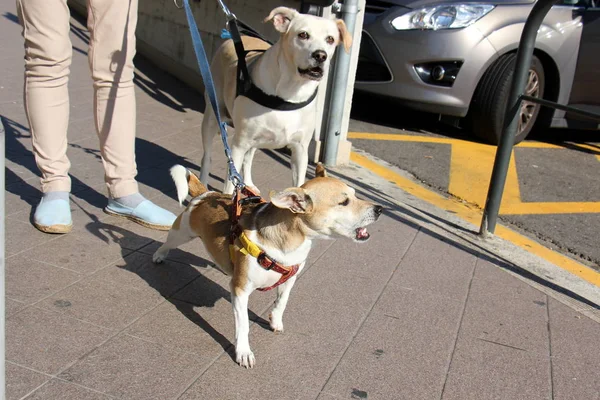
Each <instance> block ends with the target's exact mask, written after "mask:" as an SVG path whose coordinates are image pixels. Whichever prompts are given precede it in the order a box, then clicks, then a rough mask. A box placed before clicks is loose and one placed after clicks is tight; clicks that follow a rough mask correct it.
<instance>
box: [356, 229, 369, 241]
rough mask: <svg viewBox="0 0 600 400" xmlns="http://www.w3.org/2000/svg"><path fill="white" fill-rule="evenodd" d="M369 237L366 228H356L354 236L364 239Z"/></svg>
mask: <svg viewBox="0 0 600 400" xmlns="http://www.w3.org/2000/svg"><path fill="white" fill-rule="evenodd" d="M368 237H369V232H367V228H358V229H357V230H356V238H357V239H366V238H368Z"/></svg>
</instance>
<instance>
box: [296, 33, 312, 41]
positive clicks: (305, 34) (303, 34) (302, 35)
mask: <svg viewBox="0 0 600 400" xmlns="http://www.w3.org/2000/svg"><path fill="white" fill-rule="evenodd" d="M298 37H299V38H300V39H302V40H307V39H308V38H309V37H310V36H309V35H308V33H306V32H300V33H299V34H298Z"/></svg>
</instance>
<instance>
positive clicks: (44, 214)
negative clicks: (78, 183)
mask: <svg viewBox="0 0 600 400" xmlns="http://www.w3.org/2000/svg"><path fill="white" fill-rule="evenodd" d="M17 11H18V14H19V21H20V23H21V26H22V27H23V38H24V39H25V85H24V98H25V111H26V114H27V119H28V121H29V128H30V132H31V138H32V143H33V153H34V156H35V160H36V163H37V166H38V168H39V169H40V172H41V174H42V179H41V185H42V193H44V196H43V197H42V200H41V202H40V204H39V205H38V206H37V208H36V211H35V213H34V217H33V223H34V225H35V226H36V227H37V228H38V229H40V230H42V231H44V232H51V233H66V232H68V231H70V230H71V227H72V221H71V210H70V206H69V192H70V190H71V180H70V178H69V175H68V172H69V167H70V163H69V160H68V158H67V128H68V124H69V92H68V89H67V84H68V80H69V67H70V65H71V55H72V50H71V41H70V39H69V29H70V27H69V18H70V14H69V9H68V7H67V1H66V0H17Z"/></svg>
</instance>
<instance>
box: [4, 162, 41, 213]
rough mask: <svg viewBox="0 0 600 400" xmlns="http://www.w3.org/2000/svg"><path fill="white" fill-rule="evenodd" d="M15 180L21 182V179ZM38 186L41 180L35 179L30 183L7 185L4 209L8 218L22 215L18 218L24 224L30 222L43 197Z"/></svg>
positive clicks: (22, 182)
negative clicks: (34, 209) (31, 215)
mask: <svg viewBox="0 0 600 400" xmlns="http://www.w3.org/2000/svg"><path fill="white" fill-rule="evenodd" d="M7 171H9V170H7ZM7 175H8V174H7ZM13 176H14V175H13ZM15 179H17V180H20V178H15ZM38 184H39V180H38V179H36V178H33V179H32V180H30V181H28V182H24V181H20V182H16V183H12V184H7V185H6V190H5V192H4V195H5V203H4V204H5V205H4V207H5V210H6V216H7V217H9V216H12V217H14V216H16V214H22V215H20V216H19V217H18V218H19V219H21V220H23V222H27V221H29V218H30V214H31V212H32V211H33V208H34V207H35V206H37V204H38V203H39V201H40V198H41V197H42V192H40V190H39V189H38V188H37V185H38Z"/></svg>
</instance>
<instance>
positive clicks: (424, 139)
mask: <svg viewBox="0 0 600 400" xmlns="http://www.w3.org/2000/svg"><path fill="white" fill-rule="evenodd" d="M348 139H363V140H386V141H395V142H420V143H440V144H456V143H465V144H471V145H477V146H485V147H489V148H492V149H496V146H492V145H488V144H481V143H474V142H471V141H468V140H462V139H451V138H438V137H430V136H419V135H399V134H391V133H367V132H348ZM515 147H523V148H535V149H564V147H563V146H558V145H555V144H551V143H543V142H521V143H519V144H518V145H516V146H515ZM494 151H495V150H494Z"/></svg>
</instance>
